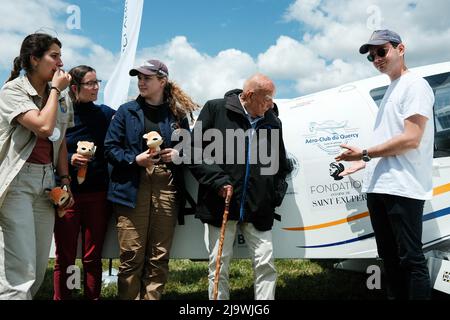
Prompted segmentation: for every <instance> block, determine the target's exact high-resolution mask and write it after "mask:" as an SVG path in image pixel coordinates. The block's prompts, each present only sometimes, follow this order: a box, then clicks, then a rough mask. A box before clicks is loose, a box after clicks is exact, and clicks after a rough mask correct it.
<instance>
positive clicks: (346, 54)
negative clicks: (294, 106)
mask: <svg viewBox="0 0 450 320" xmlns="http://www.w3.org/2000/svg"><path fill="white" fill-rule="evenodd" d="M449 10H450V2H449V1H448V0H433V1H424V0H397V1H392V0H348V1H332V0H296V1H295V2H294V3H292V4H291V5H290V6H289V8H288V9H287V10H286V14H285V17H284V18H285V20H286V21H288V22H292V21H296V22H299V23H300V26H301V28H300V26H299V30H300V29H301V30H302V32H304V34H303V39H302V42H301V44H299V45H301V46H302V48H303V49H302V50H308V51H309V52H312V53H313V55H312V56H311V55H309V57H308V60H306V61H304V63H305V65H307V67H306V70H303V71H302V72H301V77H297V75H298V71H297V70H292V71H291V72H290V73H287V74H284V77H292V78H293V79H296V82H297V90H298V91H299V92H301V93H305V92H311V91H316V90H320V89H324V88H328V87H332V86H334V85H336V84H339V83H345V82H348V81H353V80H358V79H360V78H363V77H367V76H369V75H376V71H375V70H374V69H373V67H372V66H371V65H370V64H369V63H367V62H366V61H365V58H364V57H362V56H361V55H360V54H359V53H358V48H359V46H360V45H361V44H362V43H364V42H365V41H367V39H368V38H369V37H370V35H371V33H372V31H373V30H374V29H377V28H380V29H384V28H388V29H392V30H395V31H397V32H398V33H399V34H400V35H401V36H402V39H403V41H404V42H405V44H406V48H407V56H406V57H407V64H408V66H410V67H414V66H420V65H424V64H432V63H437V62H443V61H448V60H449V57H448V54H447V53H448V52H449V51H450V21H449V20H448V18H447V17H446V15H445V14H443V13H444V12H448V11H449ZM305 30H306V32H305ZM293 41H294V40H293ZM276 47H279V48H281V47H282V44H281V42H280V40H279V41H278V42H277V45H276ZM269 51H276V48H275V49H274V48H270V49H269V50H268V51H267V52H266V53H265V54H268V53H269ZM279 51H281V50H279ZM284 57H286V55H282V54H281V52H280V55H279V59H280V60H282V59H284ZM322 62H325V64H326V66H324V67H323V68H322V69H321V70H319V71H317V65H320V63H322ZM292 65H293V66H295V64H294V63H293V64H292ZM308 66H309V67H308ZM303 69H304V68H303ZM286 70H289V69H288V68H286Z"/></svg>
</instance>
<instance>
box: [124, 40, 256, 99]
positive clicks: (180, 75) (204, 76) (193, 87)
mask: <svg viewBox="0 0 450 320" xmlns="http://www.w3.org/2000/svg"><path fill="white" fill-rule="evenodd" d="M154 58H155V59H159V60H161V61H164V63H166V64H167V67H168V68H169V73H170V78H171V79H173V80H174V81H175V82H177V83H178V84H179V85H180V86H181V87H182V89H183V90H185V91H186V92H187V93H188V94H189V95H190V96H192V97H193V98H194V99H195V100H196V102H197V103H199V104H201V105H202V104H203V103H204V102H206V100H209V99H215V98H220V97H222V96H223V95H224V93H225V91H227V90H229V89H234V88H239V87H242V85H243V83H244V81H245V79H246V78H247V77H248V76H249V75H250V74H253V73H255V72H256V71H257V66H256V63H255V61H254V60H253V59H252V57H251V56H250V55H249V54H247V53H244V52H242V51H239V50H236V49H228V50H224V51H221V52H219V53H218V54H217V56H214V57H212V56H209V55H207V54H203V53H200V52H198V51H197V50H196V49H195V48H194V47H193V46H192V45H191V44H190V43H189V42H188V40H187V39H186V37H184V36H178V37H175V38H173V39H172V40H171V41H170V42H169V43H167V44H165V45H162V46H157V47H153V48H146V49H142V50H140V51H139V52H138V53H137V57H136V62H137V63H138V64H139V63H142V62H143V61H144V60H148V59H154ZM132 85H133V86H136V82H135V81H133V82H132ZM132 90H134V91H135V92H136V89H135V88H134V89H132Z"/></svg>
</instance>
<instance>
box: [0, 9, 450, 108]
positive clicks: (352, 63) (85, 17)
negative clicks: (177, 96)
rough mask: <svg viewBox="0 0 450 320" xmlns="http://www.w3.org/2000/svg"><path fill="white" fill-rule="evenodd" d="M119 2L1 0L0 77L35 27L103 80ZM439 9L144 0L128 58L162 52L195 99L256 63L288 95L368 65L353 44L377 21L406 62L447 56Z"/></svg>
mask: <svg viewBox="0 0 450 320" xmlns="http://www.w3.org/2000/svg"><path fill="white" fill-rule="evenodd" d="M71 6H77V7H78V8H79V9H80V13H81V15H80V21H79V22H80V28H79V29H77V28H75V29H73V28H68V27H67V21H68V19H70V18H71V17H73V11H70V10H69V13H68V8H69V9H70V8H71ZM123 7H124V1H123V0H91V1H89V0H71V1H70V0H68V1H64V0H14V1H11V0H0V8H1V12H2V19H1V20H0V44H1V45H0V80H1V82H3V81H4V79H6V78H7V76H8V74H9V70H10V69H11V66H12V60H13V58H14V57H15V56H17V55H18V52H19V48H20V43H21V41H22V39H23V37H24V36H25V35H27V34H29V33H33V32H35V31H37V30H39V29H43V30H46V31H47V32H50V33H56V34H57V35H58V37H59V38H60V39H61V40H62V42H63V49H62V52H63V61H64V64H65V68H66V69H69V68H70V67H73V66H75V65H78V64H89V65H92V66H93V67H94V68H96V69H97V71H98V75H99V78H101V79H104V80H107V79H108V77H109V75H110V74H111V73H112V71H113V69H114V65H115V64H116V63H117V61H118V58H119V52H120V40H121V28H122V20H123ZM448 12H450V1H448V0H346V1H336V0H190V1H185V0H171V1H162V0H160V1H154V0H145V1H144V12H143V19H142V24H141V34H140V38H139V43H138V51H137V55H136V64H139V63H140V62H142V61H144V59H148V58H158V59H161V60H163V61H165V62H166V63H167V65H168V66H169V70H170V73H171V77H172V78H173V79H174V80H175V81H176V82H178V83H179V84H180V85H181V86H182V87H183V88H184V89H185V90H186V91H187V92H188V93H189V94H190V95H191V96H193V97H194V98H195V99H196V100H197V102H199V103H200V104H203V103H204V102H205V101H206V100H208V99H212V98H217V97H220V96H222V95H223V93H224V92H225V91H227V90H228V89H230V88H235V87H240V86H242V83H243V81H244V80H245V79H246V78H247V77H248V76H249V75H251V74H253V73H255V72H262V73H265V74H267V75H269V76H270V77H272V78H273V79H274V81H275V83H276V85H277V98H292V97H297V96H301V95H304V94H307V93H311V92H315V91H319V90H323V89H326V88H330V87H334V86H337V85H340V84H343V83H346V82H350V81H354V80H359V79H362V78H365V77H368V76H373V75H376V74H377V73H376V71H375V70H373V68H372V66H371V65H370V63H368V62H367V60H366V59H365V57H363V56H361V55H359V54H358V51H357V50H358V48H359V46H360V45H361V44H362V43H363V42H364V41H366V40H367V39H368V37H369V36H370V34H371V33H372V30H374V29H376V28H391V29H394V30H396V31H397V32H398V33H400V35H402V37H403V40H404V42H405V43H406V45H407V50H408V52H407V62H408V65H409V66H410V67H414V66H421V65H425V64H432V63H438V62H444V61H449V60H450V54H449V53H450V19H448V14H447V13H448ZM131 86H132V87H131V89H130V95H133V94H134V93H135V92H136V89H135V83H133V82H132V84H131Z"/></svg>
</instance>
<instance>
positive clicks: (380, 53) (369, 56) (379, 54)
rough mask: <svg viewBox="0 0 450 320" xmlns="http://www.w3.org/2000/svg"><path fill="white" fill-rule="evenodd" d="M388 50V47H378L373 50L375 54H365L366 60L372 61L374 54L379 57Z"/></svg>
mask: <svg viewBox="0 0 450 320" xmlns="http://www.w3.org/2000/svg"><path fill="white" fill-rule="evenodd" d="M389 50H390V48H378V49H377V50H376V51H375V54H369V55H368V56H367V60H369V61H370V62H374V61H375V56H379V57H380V58H384V57H386V55H387V54H388V52H389Z"/></svg>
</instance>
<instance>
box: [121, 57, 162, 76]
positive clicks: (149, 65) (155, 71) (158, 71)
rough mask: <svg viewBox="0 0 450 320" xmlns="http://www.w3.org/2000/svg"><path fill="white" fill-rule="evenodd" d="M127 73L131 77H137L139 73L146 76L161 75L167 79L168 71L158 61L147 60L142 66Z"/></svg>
mask: <svg viewBox="0 0 450 320" xmlns="http://www.w3.org/2000/svg"><path fill="white" fill-rule="evenodd" d="M129 73H130V76H132V77H134V76H137V75H138V74H139V73H142V74H145V75H146V76H152V75H161V76H165V77H169V69H167V66H166V65H165V64H164V63H162V62H161V61H159V60H147V61H145V62H144V64H143V65H142V66H140V67H136V68H134V69H131V70H130V72H129Z"/></svg>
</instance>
